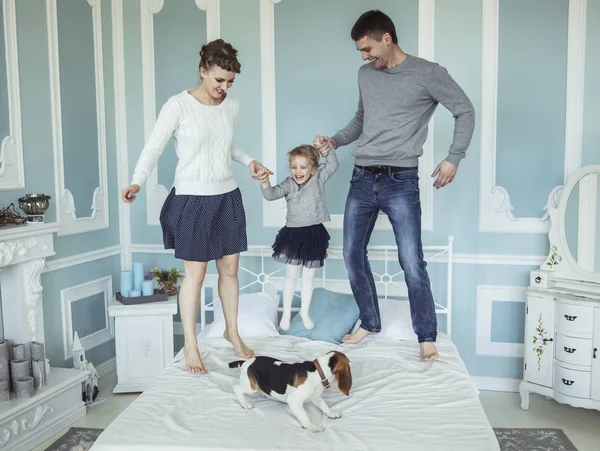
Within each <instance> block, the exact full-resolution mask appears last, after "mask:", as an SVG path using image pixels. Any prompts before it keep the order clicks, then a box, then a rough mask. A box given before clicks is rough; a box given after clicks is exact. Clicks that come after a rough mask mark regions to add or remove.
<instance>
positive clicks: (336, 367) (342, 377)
mask: <svg viewBox="0 0 600 451" xmlns="http://www.w3.org/2000/svg"><path fill="white" fill-rule="evenodd" d="M329 367H330V368H331V372H332V373H333V376H334V377H335V378H336V379H337V382H338V388H339V389H340V391H341V392H342V393H343V394H345V395H346V396H350V389H351V388H352V371H350V360H349V359H348V357H346V355H345V354H343V353H341V352H338V351H333V355H332V356H331V357H330V358H329Z"/></svg>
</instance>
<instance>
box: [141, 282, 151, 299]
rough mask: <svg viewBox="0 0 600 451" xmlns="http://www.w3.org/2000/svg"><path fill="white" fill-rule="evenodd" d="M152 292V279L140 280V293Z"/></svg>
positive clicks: (148, 293)
mask: <svg viewBox="0 0 600 451" xmlns="http://www.w3.org/2000/svg"><path fill="white" fill-rule="evenodd" d="M153 294H154V281H153V280H144V281H143V282H142V295H144V296H151V295H153Z"/></svg>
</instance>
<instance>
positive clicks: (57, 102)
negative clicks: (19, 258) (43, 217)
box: [46, 0, 109, 236]
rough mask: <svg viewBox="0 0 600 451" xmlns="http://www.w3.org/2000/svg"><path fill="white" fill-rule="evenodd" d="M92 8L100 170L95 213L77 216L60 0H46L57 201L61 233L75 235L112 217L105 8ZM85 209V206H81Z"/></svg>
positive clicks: (96, 1) (93, 0)
mask: <svg viewBox="0 0 600 451" xmlns="http://www.w3.org/2000/svg"><path fill="white" fill-rule="evenodd" d="M88 4H89V5H90V7H91V8H92V22H93V37H94V67H95V80H96V117H97V127H98V143H97V144H98V172H99V177H98V180H99V183H100V186H98V187H97V188H96V189H95V190H94V194H93V196H92V199H91V210H92V214H91V216H88V217H77V212H76V210H75V201H74V199H73V194H72V193H71V191H69V189H68V188H67V187H66V186H65V168H64V153H63V130H62V109H61V90H60V60H59V54H58V51H59V49H58V33H59V30H58V13H57V0H46V14H47V28H48V57H49V68H50V103H51V108H52V142H53V148H54V174H55V177H54V179H55V189H56V196H55V200H54V201H55V203H56V212H57V222H58V223H60V226H61V228H60V230H59V232H58V235H59V236H61V235H73V234H77V233H84V232H90V231H92V230H100V229H106V228H108V226H109V218H108V172H107V162H106V115H105V107H104V63H103V56H102V7H101V0H88ZM79 207H80V208H81V206H79Z"/></svg>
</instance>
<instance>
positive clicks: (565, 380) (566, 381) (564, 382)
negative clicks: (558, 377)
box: [562, 378, 575, 385]
mask: <svg viewBox="0 0 600 451" xmlns="http://www.w3.org/2000/svg"><path fill="white" fill-rule="evenodd" d="M562 381H563V384H565V385H573V383H574V382H575V381H568V380H567V379H565V378H563V380H562Z"/></svg>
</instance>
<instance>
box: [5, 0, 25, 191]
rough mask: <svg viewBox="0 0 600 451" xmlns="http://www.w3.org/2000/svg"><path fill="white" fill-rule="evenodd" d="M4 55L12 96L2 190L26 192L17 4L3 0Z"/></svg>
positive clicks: (14, 1) (7, 85)
mask: <svg viewBox="0 0 600 451" xmlns="http://www.w3.org/2000/svg"><path fill="white" fill-rule="evenodd" d="M2 7H3V15H2V16H3V26H4V37H5V41H4V51H5V53H6V55H5V56H6V90H7V93H8V131H9V135H8V136H5V137H4V138H2V137H1V136H0V139H1V141H0V163H2V166H1V167H0V190H2V191H5V190H15V189H23V188H25V166H24V163H23V132H22V127H21V120H22V118H21V90H20V86H19V57H18V48H17V14H16V0H2Z"/></svg>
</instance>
